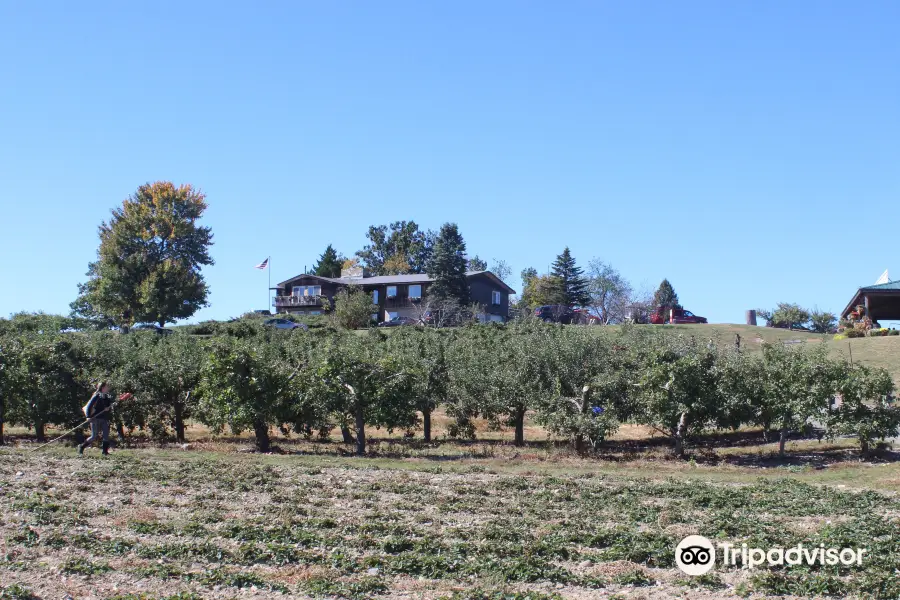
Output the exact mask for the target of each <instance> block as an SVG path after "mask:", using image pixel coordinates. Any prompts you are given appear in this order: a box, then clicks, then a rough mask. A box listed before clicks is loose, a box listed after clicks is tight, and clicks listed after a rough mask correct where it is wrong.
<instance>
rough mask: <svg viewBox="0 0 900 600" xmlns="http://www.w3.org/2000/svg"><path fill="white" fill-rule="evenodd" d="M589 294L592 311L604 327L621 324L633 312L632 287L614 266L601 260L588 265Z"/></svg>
mask: <svg viewBox="0 0 900 600" xmlns="http://www.w3.org/2000/svg"><path fill="white" fill-rule="evenodd" d="M587 279H588V294H589V295H590V302H589V303H588V305H589V306H590V309H591V311H592V312H593V313H594V314H595V315H596V316H597V317H599V318H600V321H601V322H602V323H603V324H604V325H609V324H611V323H621V322H623V321H625V319H626V318H628V315H629V313H630V310H631V304H632V302H631V297H632V290H631V285H630V284H629V283H628V281H626V280H625V278H624V277H623V276H622V274H621V273H619V271H617V270H616V269H615V268H614V267H613V266H612V265H610V264H608V263H605V262H603V261H602V260H600V259H595V260H592V261H591V262H590V263H589V264H588V276H587Z"/></svg>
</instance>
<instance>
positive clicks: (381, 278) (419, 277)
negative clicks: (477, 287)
mask: <svg viewBox="0 0 900 600" xmlns="http://www.w3.org/2000/svg"><path fill="white" fill-rule="evenodd" d="M479 275H482V276H485V277H487V278H488V279H491V280H492V281H493V282H494V283H496V284H497V285H499V286H501V287H502V288H503V289H504V290H505V291H506V293H508V294H515V293H516V291H515V290H514V289H512V288H511V287H509V286H508V285H506V283H504V282H503V280H501V279H500V278H499V277H497V276H496V275H494V274H493V273H491V272H490V271H468V272H467V273H466V277H470V278H471V277H477V276H479ZM301 277H309V278H311V279H317V280H319V281H327V282H329V283H336V284H338V285H394V284H404V283H428V282H429V281H434V280H433V279H432V278H431V277H429V276H428V275H426V274H425V273H410V274H407V275H377V276H375V277H360V278H355V279H341V278H339V277H320V276H318V275H309V274H306V273H304V274H300V275H295V276H294V277H291V278H290V279H286V280H284V281H282V282H281V283H279V284H278V285H277V286H276V289H280V288H283V287H284V286H285V285H287V284H289V283H291V282H292V281H296V280H297V279H300V278H301Z"/></svg>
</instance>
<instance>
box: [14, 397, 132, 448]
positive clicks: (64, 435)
mask: <svg viewBox="0 0 900 600" xmlns="http://www.w3.org/2000/svg"><path fill="white" fill-rule="evenodd" d="M117 403H118V400H116V401H115V402H113V403H112V404H111V405H110V406H109V408H105V409H103V410H101V411H100V412H98V413H97V415H95V416H94V417H92V418H96V417H97V416H99V415H102V414H103V413H105V412H106V411H108V410H109V409H110V408H112V407H113V406H114V405H116V404H117ZM90 422H91V419H87V420H86V421H84V422H83V423H81V424H80V425H76V426H75V427H73V428H72V429H70V430H68V431H67V432H65V433H64V434H62V435H61V436H59V437H57V438H53V439H52V440H50V441H49V442H47V443H46V444H42V445H40V446H38V447H37V448H32V449H31V452H37V451H38V450H40V449H41V448H45V447H47V446H49V445H50V444H52V443H54V442H58V441H59V440H61V439H63V438H64V437H66V436H67V435H69V434H70V433H72V432H73V431H75V430H76V429H81V428H82V427H84V426H85V425H87V424H88V423H90Z"/></svg>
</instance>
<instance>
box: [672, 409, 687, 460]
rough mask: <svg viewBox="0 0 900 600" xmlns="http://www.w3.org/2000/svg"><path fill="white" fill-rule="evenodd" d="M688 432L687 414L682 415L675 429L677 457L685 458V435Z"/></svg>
mask: <svg viewBox="0 0 900 600" xmlns="http://www.w3.org/2000/svg"><path fill="white" fill-rule="evenodd" d="M686 430H687V413H681V418H680V419H678V427H677V428H676V429H675V456H684V433H685V431H686Z"/></svg>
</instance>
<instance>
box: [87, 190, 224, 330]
mask: <svg viewBox="0 0 900 600" xmlns="http://www.w3.org/2000/svg"><path fill="white" fill-rule="evenodd" d="M206 207H207V205H206V197H205V196H204V194H203V193H201V192H200V191H198V190H195V189H194V188H193V187H191V186H190V185H181V186H179V187H176V186H175V185H174V184H172V183H170V182H167V181H158V182H156V183H152V184H150V183H148V184H146V185H142V186H140V187H139V188H138V189H137V191H136V192H135V193H134V195H132V196H130V197H129V198H128V199H127V200H125V201H124V202H123V203H122V206H121V207H120V208H116V209H113V211H112V218H111V219H110V220H109V222H108V223H107V222H104V223H102V224H101V225H100V231H99V233H100V247H99V249H98V251H97V260H96V261H95V262H92V263H90V265H88V272H87V275H88V280H87V281H86V282H85V283H83V284H81V285H80V286H79V297H78V299H77V300H75V302H73V303H72V310H73V313H74V315H75V316H78V317H82V318H86V319H89V320H91V321H93V322H95V323H98V324H99V325H101V326H102V325H104V324H116V325H123V324H125V325H127V324H130V323H132V322H148V323H158V324H159V325H160V326H163V325H165V324H166V323H170V322H173V321H175V320H177V319H183V318H187V317H190V316H191V315H193V314H194V313H195V312H196V311H197V310H198V309H199V308H202V307H204V306H207V305H208V302H207V297H208V295H209V289H208V288H207V286H206V282H205V280H204V278H203V275H202V274H201V272H200V271H201V269H202V267H204V266H208V265H212V264H214V263H213V259H212V258H211V257H210V255H209V248H210V246H211V245H212V231H211V230H210V228H209V227H204V226H202V225H200V224H199V223H198V221H199V220H200V218H201V217H202V216H203V213H204V212H205V211H206Z"/></svg>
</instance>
